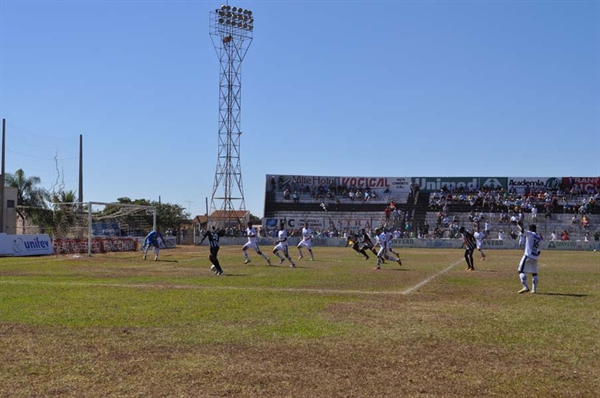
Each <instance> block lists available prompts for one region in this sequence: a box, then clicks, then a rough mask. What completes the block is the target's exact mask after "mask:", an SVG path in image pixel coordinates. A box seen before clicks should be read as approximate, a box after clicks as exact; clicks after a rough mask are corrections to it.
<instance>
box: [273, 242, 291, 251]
mask: <svg viewBox="0 0 600 398" xmlns="http://www.w3.org/2000/svg"><path fill="white" fill-rule="evenodd" d="M273 250H281V251H283V252H284V253H287V252H288V244H287V242H279V243H278V244H277V245H276V246H275V247H274V248H273Z"/></svg>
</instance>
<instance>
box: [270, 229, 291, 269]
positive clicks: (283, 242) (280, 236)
mask: <svg viewBox="0 0 600 398" xmlns="http://www.w3.org/2000/svg"><path fill="white" fill-rule="evenodd" d="M275 243H276V246H275V247H274V248H273V254H274V255H276V256H277V257H278V258H279V264H283V262H284V261H285V259H286V258H287V259H288V261H289V262H290V264H291V265H290V267H292V268H293V267H295V266H296V264H294V261H293V260H292V258H291V257H290V255H289V254H288V241H287V231H286V230H285V225H284V224H283V223H281V227H280V228H279V232H278V233H277V240H276V241H275ZM280 250H281V251H282V252H283V255H284V256H285V258H284V257H281V255H280V254H279V251H280Z"/></svg>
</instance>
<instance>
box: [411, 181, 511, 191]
mask: <svg viewBox="0 0 600 398" xmlns="http://www.w3.org/2000/svg"><path fill="white" fill-rule="evenodd" d="M412 181H413V183H415V184H417V185H418V186H419V188H420V190H421V192H436V191H440V190H441V189H442V187H444V186H445V187H446V189H448V190H449V191H453V190H454V189H460V188H463V189H465V190H475V189H479V188H482V187H490V188H494V189H495V188H499V187H502V188H506V187H507V178H506V177H413V178H412Z"/></svg>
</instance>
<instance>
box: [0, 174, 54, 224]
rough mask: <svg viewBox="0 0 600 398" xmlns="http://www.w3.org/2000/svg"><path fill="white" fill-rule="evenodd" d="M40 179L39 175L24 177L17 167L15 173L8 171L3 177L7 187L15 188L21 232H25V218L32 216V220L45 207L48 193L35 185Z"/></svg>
mask: <svg viewBox="0 0 600 398" xmlns="http://www.w3.org/2000/svg"><path fill="white" fill-rule="evenodd" d="M41 182H42V180H41V179H40V177H35V176H34V177H29V178H27V177H25V172H24V171H23V169H19V170H17V171H16V172H15V174H10V173H8V174H7V175H6V177H5V178H4V183H5V185H6V186H7V187H13V188H17V206H20V208H19V207H17V209H16V210H17V214H18V215H19V218H20V219H21V222H22V225H23V233H25V224H26V222H25V220H27V219H28V218H32V219H33V220H35V219H37V218H39V217H41V213H43V210H45V209H47V208H48V206H47V204H46V200H47V199H48V193H47V192H46V190H45V189H44V188H39V187H37V185H38V184H40V183H41Z"/></svg>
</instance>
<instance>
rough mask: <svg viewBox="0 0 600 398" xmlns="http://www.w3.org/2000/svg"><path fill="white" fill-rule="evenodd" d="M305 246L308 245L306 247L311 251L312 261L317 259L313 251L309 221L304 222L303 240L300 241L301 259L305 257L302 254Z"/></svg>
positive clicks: (299, 251)
mask: <svg viewBox="0 0 600 398" xmlns="http://www.w3.org/2000/svg"><path fill="white" fill-rule="evenodd" d="M303 247H306V249H307V250H308V252H309V253H310V261H315V257H314V256H313V252H312V231H311V230H310V228H309V227H308V223H307V222H305V223H304V228H302V240H301V241H300V243H298V253H300V256H299V257H298V260H300V259H302V257H304V256H303V255H302V248H303Z"/></svg>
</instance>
